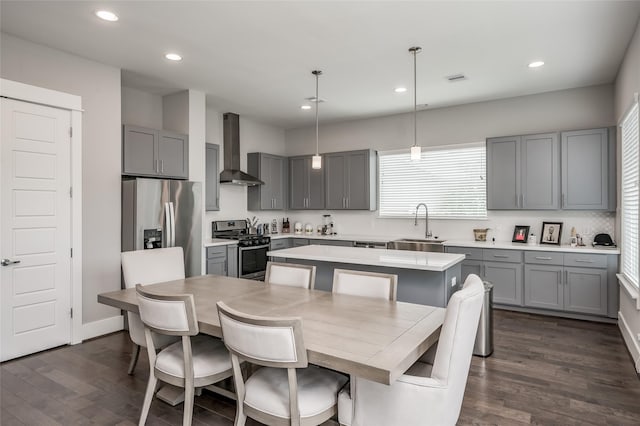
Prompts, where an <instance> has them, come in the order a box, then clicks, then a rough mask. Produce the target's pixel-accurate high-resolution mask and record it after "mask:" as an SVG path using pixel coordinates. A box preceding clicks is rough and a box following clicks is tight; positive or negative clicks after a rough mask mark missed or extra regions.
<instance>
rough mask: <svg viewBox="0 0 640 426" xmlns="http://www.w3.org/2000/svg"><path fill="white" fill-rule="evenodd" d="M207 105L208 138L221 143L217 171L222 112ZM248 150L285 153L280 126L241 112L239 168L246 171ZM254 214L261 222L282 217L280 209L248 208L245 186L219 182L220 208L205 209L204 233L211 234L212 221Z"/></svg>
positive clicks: (240, 217)
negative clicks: (273, 210) (261, 210)
mask: <svg viewBox="0 0 640 426" xmlns="http://www.w3.org/2000/svg"><path fill="white" fill-rule="evenodd" d="M223 112H226V111H222V112H220V111H216V110H214V109H212V108H207V140H206V141H207V142H208V143H214V144H218V145H220V171H222V170H223V162H224V146H223V145H224V144H223V139H222V130H223V129H222V114H223ZM248 152H268V153H270V154H276V155H285V154H286V149H285V132H284V130H283V129H280V128H277V127H274V126H270V125H267V124H263V123H259V122H256V121H253V120H250V119H246V118H244V117H242V116H240V168H241V169H242V170H243V171H245V172H246V171H247V153H248ZM247 216H256V217H258V218H259V220H260V221H261V222H271V220H272V219H278V220H282V213H277V214H273V213H269V212H248V211H247V187H246V186H238V185H220V210H219V211H215V212H206V214H205V221H204V222H203V223H204V226H203V228H204V230H203V232H204V237H205V238H211V221H212V220H226V219H244V218H245V217H247Z"/></svg>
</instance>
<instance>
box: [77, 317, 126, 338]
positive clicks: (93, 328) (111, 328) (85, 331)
mask: <svg viewBox="0 0 640 426" xmlns="http://www.w3.org/2000/svg"><path fill="white" fill-rule="evenodd" d="M123 328H124V316H122V315H118V316H115V317H110V318H105V319H102V320H98V321H93V322H89V323H86V324H82V340H86V339H93V338H94V337H98V336H103V335H105V334H109V333H113V332H115V331H120V330H122V329H123Z"/></svg>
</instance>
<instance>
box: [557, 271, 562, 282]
mask: <svg viewBox="0 0 640 426" xmlns="http://www.w3.org/2000/svg"><path fill="white" fill-rule="evenodd" d="M558 285H562V271H558Z"/></svg>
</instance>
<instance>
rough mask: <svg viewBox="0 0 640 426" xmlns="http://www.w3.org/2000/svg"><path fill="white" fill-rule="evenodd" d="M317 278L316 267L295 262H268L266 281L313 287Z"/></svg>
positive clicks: (268, 282) (291, 285)
mask: <svg viewBox="0 0 640 426" xmlns="http://www.w3.org/2000/svg"><path fill="white" fill-rule="evenodd" d="M315 278H316V267H315V266H312V265H296V264H293V263H277V262H268V263H267V272H266V275H265V282H266V283H267V284H276V285H286V286H290V287H301V288H308V289H312V288H313V286H314V283H315Z"/></svg>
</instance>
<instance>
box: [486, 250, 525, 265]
mask: <svg viewBox="0 0 640 426" xmlns="http://www.w3.org/2000/svg"><path fill="white" fill-rule="evenodd" d="M482 258H483V260H486V261H491V262H511V263H520V262H522V251H520V250H499V249H484V250H482Z"/></svg>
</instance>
